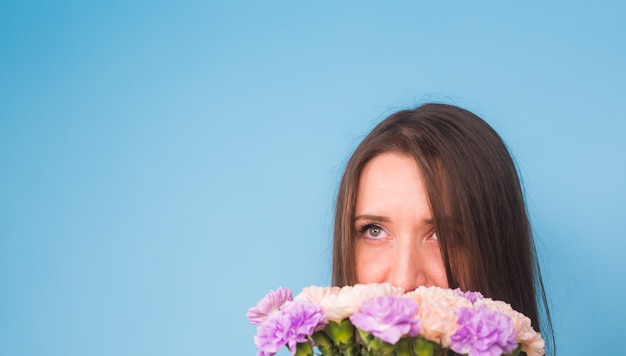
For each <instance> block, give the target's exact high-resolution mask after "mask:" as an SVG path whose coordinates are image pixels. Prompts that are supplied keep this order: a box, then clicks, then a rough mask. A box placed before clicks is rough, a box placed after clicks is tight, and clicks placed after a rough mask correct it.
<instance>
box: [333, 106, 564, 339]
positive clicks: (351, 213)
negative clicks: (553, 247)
mask: <svg viewBox="0 0 626 356" xmlns="http://www.w3.org/2000/svg"><path fill="white" fill-rule="evenodd" d="M382 282H390V283H392V284H394V285H396V286H398V287H403V288H404V289H405V290H406V291H408V290H413V289H415V288H416V287H418V286H420V285H427V286H430V285H434V286H439V287H445V288H457V287H458V288H461V289H462V290H465V291H468V290H471V291H480V292H481V293H482V294H483V295H485V296H486V297H490V298H493V299H498V300H504V301H506V302H508V303H509V304H511V306H512V307H513V308H514V309H516V310H518V311H520V312H522V313H524V314H525V315H526V316H528V317H529V318H530V319H531V320H532V324H533V327H534V328H535V329H536V330H538V331H543V334H544V338H545V339H546V340H550V341H552V338H553V336H552V328H551V325H550V317H549V311H548V307H547V303H546V297H545V292H544V289H543V283H542V280H541V273H540V270H539V264H538V262H537V256H536V252H535V247H534V243H533V239H532V234H531V227H530V224H529V220H528V216H527V213H526V208H525V204H524V199H523V194H522V188H521V186H520V182H519V178H518V175H517V171H516V169H515V165H514V163H513V160H512V158H511V156H510V154H509V153H508V151H507V149H506V147H505V145H504V143H503V142H502V139H501V138H500V137H499V136H498V134H497V133H496V132H495V131H494V130H493V129H492V128H491V127H490V126H489V125H488V124H487V123H485V122H484V121H483V120H482V119H480V118H479V117H478V116H476V115H474V114H472V113H470V112H469V111H466V110H464V109H461V108H458V107H455V106H450V105H444V104H427V105H423V106H421V107H419V108H417V109H415V110H404V111H400V112H397V113H395V114H393V115H391V116H390V117H388V118H387V119H385V120H384V121H382V122H381V123H380V124H379V125H378V126H376V128H374V130H373V131H372V132H371V133H370V134H369V135H368V136H367V137H366V138H365V139H364V140H363V142H362V143H361V144H360V145H359V146H358V148H357V149H356V151H355V152H354V154H353V155H352V157H351V158H350V160H349V161H348V164H347V166H346V170H345V173H344V176H343V179H342V181H341V185H340V187H339V193H338V197H337V206H336V215H335V230H334V246H333V285H337V286H344V285H351V284H355V283H382ZM539 307H543V308H544V309H545V317H546V318H545V320H546V323H545V324H544V325H542V326H543V327H540V324H539Z"/></svg>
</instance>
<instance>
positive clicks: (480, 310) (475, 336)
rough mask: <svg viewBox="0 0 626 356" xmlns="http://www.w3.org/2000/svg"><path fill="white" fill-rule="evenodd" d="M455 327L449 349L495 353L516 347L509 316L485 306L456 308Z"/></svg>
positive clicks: (478, 355) (477, 355) (479, 355)
mask: <svg viewBox="0 0 626 356" xmlns="http://www.w3.org/2000/svg"><path fill="white" fill-rule="evenodd" d="M458 315H459V320H458V321H457V322H458V324H459V328H458V329H457V331H456V332H455V333H454V335H452V337H451V340H452V343H451V345H450V349H452V350H453V351H455V352H458V353H460V354H468V355H469V356H499V355H502V354H510V353H511V352H513V350H515V348H517V342H516V341H515V329H514V327H513V321H512V320H511V318H510V317H509V316H508V315H506V314H503V313H500V312H498V311H495V310H490V309H489V308H487V307H486V306H485V305H481V306H477V307H474V308H461V309H460V310H458Z"/></svg>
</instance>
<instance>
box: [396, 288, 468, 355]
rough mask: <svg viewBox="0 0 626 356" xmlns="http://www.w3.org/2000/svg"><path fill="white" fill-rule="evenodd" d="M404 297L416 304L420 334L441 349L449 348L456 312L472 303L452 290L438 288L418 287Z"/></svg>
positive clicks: (454, 326) (454, 330)
mask: <svg viewBox="0 0 626 356" xmlns="http://www.w3.org/2000/svg"><path fill="white" fill-rule="evenodd" d="M405 296H406V297H407V298H410V299H413V300H414V301H415V302H416V303H417V306H418V309H417V317H418V319H419V320H420V330H421V332H420V334H421V335H422V336H423V337H425V338H426V339H428V340H431V341H434V342H437V343H439V344H441V345H442V346H443V347H449V346H450V337H451V336H452V334H454V333H455V332H456V330H457V328H458V325H457V320H458V316H457V314H456V310H457V309H458V308H463V307H466V308H471V307H472V302H470V301H469V300H467V299H466V298H464V297H462V296H460V295H458V294H457V293H456V292H454V291H453V290H451V289H445V288H439V287H424V286H422V287H418V288H417V289H415V290H414V291H412V292H408V293H406V294H405Z"/></svg>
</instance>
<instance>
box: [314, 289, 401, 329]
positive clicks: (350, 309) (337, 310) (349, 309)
mask: <svg viewBox="0 0 626 356" xmlns="http://www.w3.org/2000/svg"><path fill="white" fill-rule="evenodd" d="M403 292H404V291H403V289H402V288H397V287H394V286H392V285H391V284H389V283H382V284H357V285H355V286H353V287H351V286H347V287H343V288H341V289H340V290H339V292H338V293H336V294H332V293H329V294H328V295H326V296H325V297H323V298H322V299H321V301H320V305H321V306H322V308H323V309H324V311H325V312H326V316H327V317H328V320H330V321H336V322H339V321H341V320H343V319H345V318H347V317H349V316H350V315H352V314H353V313H355V312H357V311H359V310H360V308H361V303H363V302H364V301H366V300H370V299H372V298H376V297H383V296H395V297H397V296H401V295H402V293H403Z"/></svg>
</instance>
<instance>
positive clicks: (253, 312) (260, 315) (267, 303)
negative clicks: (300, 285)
mask: <svg viewBox="0 0 626 356" xmlns="http://www.w3.org/2000/svg"><path fill="white" fill-rule="evenodd" d="M291 300H293V298H292V296H291V290H289V289H288V288H283V287H278V289H277V290H276V291H275V292H274V291H270V292H269V293H268V294H267V295H266V296H265V297H263V299H261V300H260V301H259V303H257V305H256V306H255V307H252V308H250V309H248V312H247V313H246V317H247V318H248V320H249V321H250V323H252V324H261V323H262V322H263V321H265V319H267V317H268V316H270V315H271V314H273V313H276V312H278V310H280V307H282V306H283V304H285V303H286V302H288V301H291Z"/></svg>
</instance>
